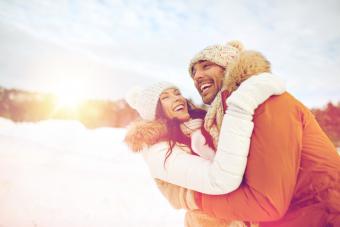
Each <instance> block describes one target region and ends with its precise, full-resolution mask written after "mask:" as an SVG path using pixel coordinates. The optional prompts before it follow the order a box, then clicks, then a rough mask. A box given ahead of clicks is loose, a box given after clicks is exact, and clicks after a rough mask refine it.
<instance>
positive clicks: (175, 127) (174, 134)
mask: <svg viewBox="0 0 340 227" xmlns="http://www.w3.org/2000/svg"><path fill="white" fill-rule="evenodd" d="M187 106H188V112H189V115H190V117H191V118H192V119H197V118H200V119H204V117H205V115H206V113H207V112H206V111H205V110H204V109H201V108H198V107H196V106H195V105H194V104H193V103H191V102H190V101H189V100H187ZM156 119H158V120H162V121H164V122H165V124H166V127H167V130H168V133H167V136H166V138H165V139H166V140H167V141H168V143H169V149H168V151H167V152H166V155H165V159H164V167H165V163H166V160H167V159H168V158H169V156H170V155H171V153H172V149H173V148H174V146H175V145H176V143H180V144H184V145H186V146H188V147H189V148H190V151H191V153H192V154H194V155H197V154H196V153H195V152H194V151H193V150H192V148H191V139H190V137H187V136H185V135H184V133H183V132H182V130H181V128H180V124H181V122H180V121H179V120H177V119H168V118H167V117H166V115H165V113H164V111H163V108H162V104H161V102H160V101H158V103H157V107H156ZM201 131H202V134H203V136H204V137H205V139H206V141H207V144H208V146H210V147H211V148H213V149H215V147H214V145H213V140H212V137H211V136H210V134H209V133H208V132H207V131H206V130H205V129H204V127H201Z"/></svg>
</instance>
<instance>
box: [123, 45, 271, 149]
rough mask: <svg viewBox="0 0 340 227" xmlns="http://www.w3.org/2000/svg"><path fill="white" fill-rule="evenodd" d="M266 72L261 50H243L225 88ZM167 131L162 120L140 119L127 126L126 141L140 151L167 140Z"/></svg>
mask: <svg viewBox="0 0 340 227" xmlns="http://www.w3.org/2000/svg"><path fill="white" fill-rule="evenodd" d="M264 72H270V63H269V61H268V60H267V59H266V58H265V57H264V56H263V55H262V54H261V53H259V52H256V51H243V52H241V54H240V56H239V58H238V59H237V60H236V61H235V62H234V63H233V64H231V65H229V70H227V73H226V74H225V79H224V84H223V89H226V90H228V91H229V92H232V91H234V90H236V89H237V88H238V86H240V84H241V83H242V82H243V81H245V80H246V79H248V78H249V77H251V76H254V75H257V74H260V73H264ZM167 133H168V131H167V127H166V125H165V123H164V122H162V121H157V120H156V121H146V120H139V121H136V122H133V123H131V124H130V126H129V127H128V128H127V134H126V136H125V139H124V141H125V143H126V144H127V145H128V146H129V148H130V149H131V150H132V151H134V152H138V151H141V150H142V149H143V148H145V147H147V146H151V145H153V144H156V143H158V142H160V141H162V140H165V138H166V135H167Z"/></svg>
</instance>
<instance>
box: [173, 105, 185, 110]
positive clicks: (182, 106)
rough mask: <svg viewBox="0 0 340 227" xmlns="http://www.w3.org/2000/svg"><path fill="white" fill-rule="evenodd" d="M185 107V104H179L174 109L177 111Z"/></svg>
mask: <svg viewBox="0 0 340 227" xmlns="http://www.w3.org/2000/svg"><path fill="white" fill-rule="evenodd" d="M183 109H184V105H182V104H181V105H178V106H176V108H175V109H174V110H175V111H180V110H183Z"/></svg>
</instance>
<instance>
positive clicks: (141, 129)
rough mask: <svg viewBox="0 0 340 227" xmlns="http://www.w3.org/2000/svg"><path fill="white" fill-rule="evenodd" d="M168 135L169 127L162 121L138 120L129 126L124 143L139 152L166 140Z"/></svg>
mask: <svg viewBox="0 0 340 227" xmlns="http://www.w3.org/2000/svg"><path fill="white" fill-rule="evenodd" d="M167 133H168V131H167V127H166V125H165V123H164V122H162V121H146V120H138V121H135V122H133V123H131V124H130V125H129V126H128V128H127V133H126V136H125V139H124V141H125V143H126V144H127V145H128V146H129V148H130V149H131V150H132V151H134V152H139V151H141V150H142V149H143V148H145V147H147V146H151V145H153V144H156V143H158V142H160V141H162V140H164V139H165V137H166V135H167Z"/></svg>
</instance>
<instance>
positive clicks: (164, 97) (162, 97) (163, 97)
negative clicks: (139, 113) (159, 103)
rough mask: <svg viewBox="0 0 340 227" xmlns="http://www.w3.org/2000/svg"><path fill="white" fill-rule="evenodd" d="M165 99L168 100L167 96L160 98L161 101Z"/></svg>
mask: <svg viewBox="0 0 340 227" xmlns="http://www.w3.org/2000/svg"><path fill="white" fill-rule="evenodd" d="M167 98H169V96H163V97H161V100H166V99H167Z"/></svg>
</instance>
